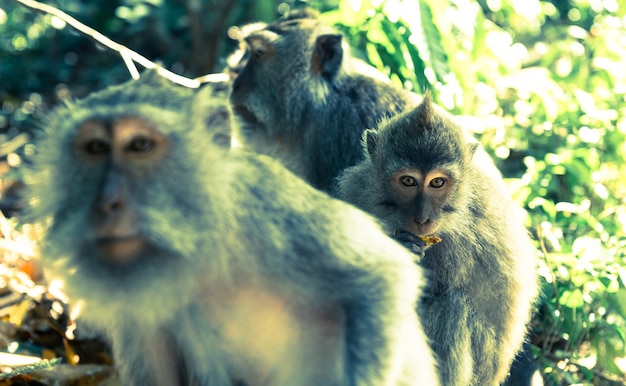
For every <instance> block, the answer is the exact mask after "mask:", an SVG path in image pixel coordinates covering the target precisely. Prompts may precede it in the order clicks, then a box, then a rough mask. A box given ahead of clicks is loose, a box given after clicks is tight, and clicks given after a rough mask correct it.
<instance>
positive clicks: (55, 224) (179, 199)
mask: <svg viewBox="0 0 626 386" xmlns="http://www.w3.org/2000/svg"><path fill="white" fill-rule="evenodd" d="M207 87H210V86H207ZM214 92H216V93H218V94H219V90H210V89H207V91H206V94H205V95H213V94H214ZM195 95H196V92H195V91H193V90H190V89H185V88H182V87H179V86H174V85H171V84H169V83H168V82H167V81H166V80H164V79H162V78H160V77H159V76H158V75H157V74H156V72H149V73H147V74H144V75H142V77H141V79H139V80H137V81H130V82H127V83H125V84H122V85H120V86H112V87H110V88H107V89H105V90H103V91H100V92H97V93H94V94H92V95H90V96H89V97H87V98H85V99H83V100H79V101H77V102H75V103H72V104H70V105H68V106H63V107H59V108H57V109H56V110H55V111H54V112H52V113H51V114H50V115H49V116H48V117H47V118H46V120H45V125H46V130H45V133H44V135H42V137H41V138H40V139H39V140H38V142H37V154H36V155H35V156H34V157H33V166H32V170H31V171H30V174H29V177H28V179H27V181H28V185H29V191H30V193H29V202H30V205H31V207H30V210H29V211H30V213H29V216H30V218H31V219H36V220H37V221H39V222H41V223H43V224H45V225H46V226H47V230H46V233H45V235H44V237H43V239H42V241H41V245H40V249H41V254H42V259H43V263H44V266H45V267H46V270H47V272H48V274H49V275H51V276H50V277H58V278H61V279H63V280H64V282H65V288H64V290H65V292H66V293H67V295H68V296H69V297H70V299H71V301H72V302H78V301H81V300H82V302H83V304H84V308H83V312H82V316H81V318H82V319H81V321H83V322H84V323H86V324H87V325H89V326H90V327H91V328H93V329H95V330H97V331H101V332H102V333H103V334H104V335H105V337H106V338H107V339H108V340H109V341H110V343H111V346H112V350H113V355H114V360H115V362H116V366H117V369H118V372H119V375H120V379H121V381H122V384H125V385H133V386H141V385H151V386H153V385H157V386H160V385H163V386H165V385H167V386H176V385H203V386H214V385H217V386H227V385H239V386H241V385H247V386H257V385H268V386H313V385H371V386H380V385H389V386H391V385H438V382H437V377H438V376H437V373H436V370H435V365H434V361H433V357H432V353H431V351H430V348H429V346H428V343H427V341H426V338H425V336H424V334H423V330H422V329H421V326H420V324H419V321H418V319H417V317H416V315H415V312H414V308H415V306H416V303H417V299H418V296H419V294H420V288H421V283H422V281H423V279H422V276H421V270H420V268H419V267H417V266H415V264H414V263H413V261H412V258H413V256H412V255H411V254H410V253H408V252H407V251H406V250H405V248H403V247H402V246H400V245H399V244H398V243H396V242H395V241H394V240H392V239H390V238H389V237H387V235H386V234H385V232H384V231H383V230H382V228H381V227H380V226H379V225H378V223H377V222H376V221H375V220H374V219H373V218H372V217H370V216H369V215H367V214H365V213H363V212H361V211H360V210H358V209H356V208H353V207H352V206H350V205H348V204H346V203H344V202H341V201H339V200H335V199H332V198H330V197H329V196H327V195H326V194H324V193H321V192H319V191H317V190H315V189H313V188H311V187H310V186H309V185H308V184H307V183H305V182H304V181H302V180H300V179H299V178H297V177H295V176H293V174H291V173H290V172H288V171H287V170H286V169H284V168H283V167H282V165H280V164H279V163H278V162H277V161H276V160H273V159H270V158H268V157H264V156H259V155H254V154H247V153H244V152H237V151H227V150H225V149H223V148H221V147H220V146H219V145H218V144H216V143H214V137H213V135H212V133H213V132H220V130H221V128H217V129H218V130H214V128H206V127H205V124H207V123H214V124H215V123H216V122H217V124H218V125H221V124H224V122H228V121H229V119H228V117H227V116H223V115H219V114H218V118H217V119H211V118H209V119H204V118H202V119H198V118H197V117H195V118H194V117H190V111H194V112H195V113H196V114H199V113H200V112H199V111H200V110H198V105H197V104H194V100H193V99H194V97H195ZM205 102H206V101H205ZM190 106H191V109H190ZM204 106H208V107H207V110H205V113H206V114H208V115H211V114H214V113H215V111H213V110H212V108H218V109H219V106H222V104H221V103H219V101H218V102H216V103H215V104H212V103H206V104H204ZM194 109H195V110H194ZM222 118H226V119H222ZM191 122H193V124H192V123H191Z"/></svg>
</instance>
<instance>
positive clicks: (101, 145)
mask: <svg viewBox="0 0 626 386" xmlns="http://www.w3.org/2000/svg"><path fill="white" fill-rule="evenodd" d="M109 149H110V146H109V144H108V143H106V142H105V141H103V140H101V139H92V140H90V141H89V142H87V143H85V152H87V153H88V154H92V155H101V154H106V153H108V152H109Z"/></svg>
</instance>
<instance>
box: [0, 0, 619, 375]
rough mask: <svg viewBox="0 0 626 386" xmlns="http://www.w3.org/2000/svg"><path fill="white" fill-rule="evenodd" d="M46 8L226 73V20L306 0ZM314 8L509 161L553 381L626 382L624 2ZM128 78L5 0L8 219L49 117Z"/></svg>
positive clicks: (1, 181) (70, 3)
mask: <svg viewBox="0 0 626 386" xmlns="http://www.w3.org/2000/svg"><path fill="white" fill-rule="evenodd" d="M620 1H621V0H620ZM48 3H49V4H52V5H55V6H57V7H59V8H60V9H63V10H64V11H66V12H68V13H70V14H72V15H73V16H74V17H76V18H78V19H79V20H81V21H83V22H84V23H86V24H87V25H89V26H91V27H93V28H95V29H97V30H98V31H100V32H101V33H103V34H105V35H107V36H108V37H110V38H112V39H114V40H116V41H118V42H120V43H123V44H125V45H127V46H128V47H129V48H131V49H133V50H135V51H137V52H139V53H141V54H142V55H144V56H147V57H148V58H150V59H152V60H160V61H161V62H162V63H163V64H164V65H165V66H167V67H168V68H171V69H172V70H173V71H175V72H178V73H181V74H184V75H186V76H190V77H195V76H199V75H202V74H205V73H208V72H213V71H219V70H220V69H221V68H222V67H223V65H224V57H225V56H226V55H227V53H228V52H229V50H230V49H232V43H231V42H229V40H228V38H227V32H226V31H227V28H228V27H229V26H231V25H238V24H242V23H245V22H248V21H259V20H262V21H270V20H273V19H274V18H275V17H277V16H278V15H279V14H280V13H282V12H284V11H285V10H287V9H289V8H292V7H296V6H299V5H302V4H303V3H302V2H294V1H287V2H280V1H276V0H275V1H256V2H255V1H252V0H248V1H246V0H215V1H208V0H172V1H167V2H166V1H164V0H114V1H111V0H91V1H89V2H87V1H81V0H64V1H49V2H48ZM307 4H308V5H311V6H313V7H315V8H317V9H320V10H321V11H323V17H324V18H325V19H326V20H327V21H328V22H329V23H332V24H334V25H336V26H337V27H338V28H339V29H340V30H341V31H343V32H344V33H345V35H346V37H347V38H348V39H349V41H350V43H351V44H352V46H353V47H354V48H355V52H354V54H355V55H358V56H361V57H362V58H364V59H366V60H367V61H369V62H370V63H372V64H373V65H375V66H377V67H378V68H379V69H381V70H383V71H384V72H386V73H387V74H388V75H389V76H390V77H391V78H392V80H393V81H394V82H398V84H401V85H403V86H404V87H407V88H412V89H414V90H416V91H422V90H425V89H430V90H432V91H433V92H434V94H435V96H436V98H437V99H438V101H439V103H441V104H442V105H443V106H445V107H447V108H448V109H450V110H451V111H453V112H454V113H456V114H459V115H463V116H465V118H464V121H465V122H466V124H467V125H468V126H469V127H470V128H472V130H474V131H475V132H476V135H477V136H478V137H479V138H480V139H481V140H482V142H483V143H484V144H485V146H486V147H487V149H488V150H489V151H490V152H491V153H492V154H493V156H494V158H495V159H496V160H497V162H498V164H499V166H500V167H501V169H502V171H503V173H504V174H505V176H506V177H507V180H508V181H509V182H510V187H511V192H512V194H513V195H514V197H515V198H516V199H517V200H518V201H519V203H520V205H521V206H522V207H523V208H525V209H526V210H527V212H528V223H527V225H528V227H529V229H530V230H531V232H532V233H533V235H534V236H535V238H536V240H537V247H538V249H539V250H540V251H541V255H542V260H541V267H540V275H541V279H542V285H543V297H542V298H541V300H540V302H539V304H538V308H537V310H538V312H537V315H536V317H535V319H534V322H533V334H532V337H531V340H532V343H533V353H534V354H535V355H536V356H537V360H538V362H539V363H540V366H541V368H542V370H543V371H544V378H545V382H546V384H548V385H570V384H582V385H592V384H593V385H608V384H624V380H625V379H626V378H624V371H626V361H625V360H624V359H623V357H626V350H625V347H626V261H625V258H626V252H625V251H626V183H624V181H625V180H626V163H625V162H624V161H625V160H624V158H625V157H626V104H625V96H626V5H625V4H620V3H619V2H618V1H617V0H590V1H587V0H585V1H583V0H545V1H539V0H446V1H440V0H420V1H419V2H418V1H413V0H406V1H399V0H396V1H385V2H380V1H372V0H311V1H310V2H307ZM128 77H129V76H128V72H127V70H126V69H125V66H124V64H123V61H122V60H121V59H120V58H119V56H118V55H117V54H116V53H112V52H110V51H108V50H106V49H102V47H99V46H98V45H96V44H94V42H93V41H92V40H90V39H89V38H86V37H85V36H82V35H79V34H77V33H75V32H73V31H72V30H70V29H68V28H64V23H63V22H61V21H60V20H58V19H56V18H53V17H51V16H48V15H43V14H39V13H35V12H33V11H31V10H29V9H27V8H25V7H23V6H21V5H19V4H17V3H16V2H14V1H11V0H0V105H1V110H0V188H2V193H1V194H0V209H2V210H3V211H4V213H5V215H6V216H7V217H9V216H10V215H11V213H13V212H15V211H18V210H19V205H17V204H16V203H17V202H18V201H16V200H15V192H16V191H19V187H20V183H19V164H20V163H21V162H22V160H23V158H24V156H25V155H27V154H28V152H29V146H30V145H28V138H29V137H28V134H30V133H32V131H33V130H34V128H35V127H36V122H37V121H38V120H39V118H40V117H41V115H42V114H43V113H44V112H45V111H47V110H48V109H49V107H50V106H52V105H54V104H56V103H59V101H61V100H63V99H66V98H68V97H70V96H73V97H80V96H84V95H85V94H87V93H88V92H90V91H93V90H96V89H99V88H102V87H105V86H107V85H110V84H113V83H119V82H121V81H124V80H126V79H128ZM3 221H4V222H3V224H4V227H3V231H2V232H0V238H1V237H2V236H3V235H4V237H5V239H8V236H7V235H9V234H10V233H11V232H16V230H14V229H18V228H19V226H18V222H17V220H15V219H13V218H11V219H8V220H7V219H4V220H3ZM9 228H11V229H9ZM20 229H21V228H20ZM4 245H5V246H4V250H3V249H2V248H3V247H2V244H0V257H3V258H4V259H5V260H7V261H8V260H10V259H9V257H11V258H14V257H15V255H16V254H15V250H14V249H12V250H11V253H8V252H7V251H8V250H9V249H8V247H6V245H8V244H6V243H5V244H4ZM3 251H4V252H3ZM18 255H20V254H18ZM20 256H21V257H22V258H26V259H28V256H29V254H28V253H23V254H21V255H20ZM24 256H26V257H24Z"/></svg>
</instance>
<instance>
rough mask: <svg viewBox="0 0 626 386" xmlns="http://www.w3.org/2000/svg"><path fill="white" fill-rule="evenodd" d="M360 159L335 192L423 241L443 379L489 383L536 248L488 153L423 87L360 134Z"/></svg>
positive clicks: (408, 238) (524, 312) (519, 318)
mask: <svg viewBox="0 0 626 386" xmlns="http://www.w3.org/2000/svg"><path fill="white" fill-rule="evenodd" d="M364 142H365V144H364V146H365V149H364V153H365V157H366V158H365V160H364V161H362V162H361V163H360V164H358V165H356V166H354V167H351V168H348V169H346V170H345V171H344V173H343V174H342V176H341V177H339V179H338V186H337V196H338V197H340V198H342V199H344V200H346V201H348V202H352V203H354V204H356V205H357V206H358V207H361V208H362V209H365V210H366V211H369V212H371V213H372V214H374V215H376V216H377V217H379V218H380V219H381V220H382V221H383V222H384V223H385V224H386V226H387V227H388V232H390V233H395V234H396V237H398V238H399V239H401V240H403V241H404V243H405V244H409V245H408V246H409V247H410V246H411V244H416V245H418V247H419V248H418V250H419V249H420V248H421V247H423V246H424V241H422V239H423V238H428V237H429V236H432V235H436V236H438V237H439V238H440V240H441V241H440V242H438V243H436V244H434V245H432V246H430V247H429V248H428V249H426V250H425V252H424V254H423V256H422V258H421V259H420V265H421V266H422V267H424V268H426V269H427V270H428V272H429V273H430V275H429V283H428V285H427V287H426V288H425V291H424V295H423V299H422V301H421V302H420V306H419V308H418V314H419V315H420V320H421V321H422V324H423V325H424V329H425V331H426V334H427V336H428V337H429V339H430V342H431V346H432V347H433V350H434V351H435V354H436V355H437V359H438V360H439V361H440V366H439V367H440V370H441V382H442V384H443V385H448V386H465V385H476V386H497V385H500V384H501V382H503V381H504V380H505V379H506V377H507V375H508V373H509V369H510V366H511V362H512V361H513V358H514V357H515V355H516V353H517V352H518V350H520V348H521V347H522V342H523V340H524V337H525V333H526V323H527V322H528V321H529V319H530V314H531V309H532V306H533V303H534V300H535V297H536V296H537V290H538V285H537V275H536V271H535V265H536V254H537V252H536V249H535V247H534V245H533V243H532V242H531V240H530V237H529V235H528V232H527V230H526V228H525V227H524V223H523V218H522V217H521V216H519V215H518V213H519V212H520V209H519V208H517V207H516V206H515V205H514V203H513V202H512V200H511V198H510V196H509V193H508V191H507V189H506V186H505V184H504V181H503V180H502V176H501V174H500V172H499V171H498V170H497V168H496V166H495V165H494V164H493V162H492V161H491V159H489V157H488V155H487V153H486V152H485V151H484V150H483V149H482V148H481V147H480V146H479V145H478V143H477V142H476V141H475V140H474V139H473V138H471V136H470V135H469V134H468V133H467V132H466V131H464V130H462V129H461V128H460V127H459V126H458V125H457V124H456V123H454V122H453V120H452V118H451V117H450V116H448V115H447V114H446V113H445V112H444V111H442V110H441V109H438V108H437V107H436V106H434V105H433V103H432V102H431V100H430V97H429V96H427V97H426V98H425V99H424V101H423V102H422V103H421V104H420V105H419V106H418V107H417V108H415V109H412V110H409V111H407V112H405V113H402V114H399V115H397V116H395V117H393V118H391V119H389V120H387V121H386V122H383V123H382V124H381V126H380V127H379V130H378V131H374V130H368V131H366V133H365V135H364Z"/></svg>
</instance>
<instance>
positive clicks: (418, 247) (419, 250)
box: [393, 230, 428, 262]
mask: <svg viewBox="0 0 626 386" xmlns="http://www.w3.org/2000/svg"><path fill="white" fill-rule="evenodd" d="M393 238H394V239H395V240H396V241H398V242H399V243H400V244H402V245H403V246H404V247H405V248H407V249H408V250H409V251H411V252H413V254H414V255H415V256H416V257H415V261H417V262H419V261H420V260H421V259H422V257H424V250H425V249H426V247H427V246H428V244H427V243H426V241H424V240H423V239H422V238H421V237H419V236H415V235H414V234H413V233H410V232H406V231H400V230H397V231H395V232H394V234H393Z"/></svg>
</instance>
